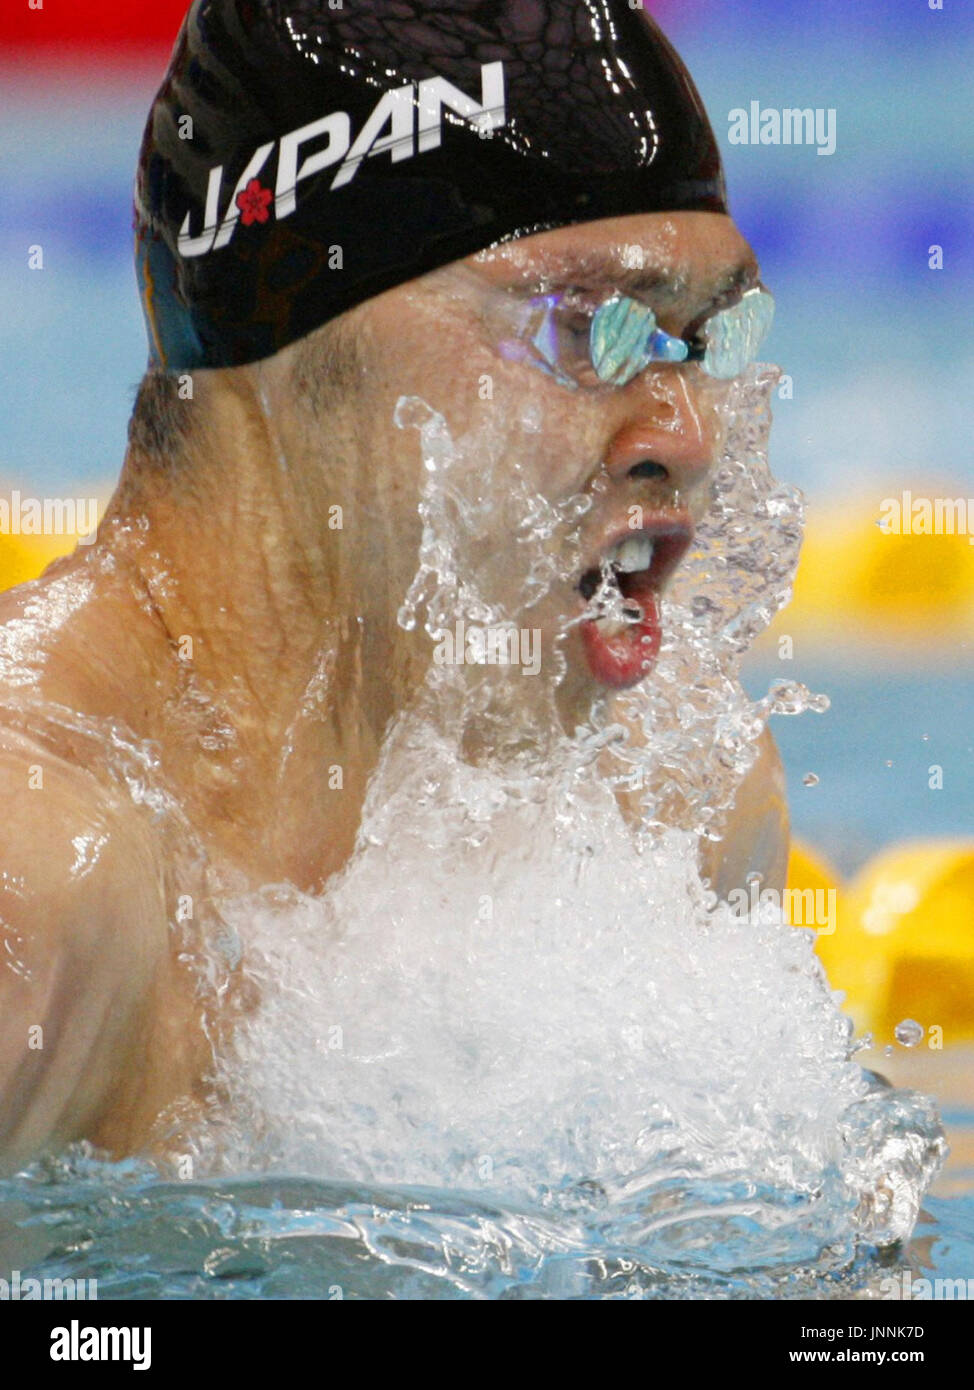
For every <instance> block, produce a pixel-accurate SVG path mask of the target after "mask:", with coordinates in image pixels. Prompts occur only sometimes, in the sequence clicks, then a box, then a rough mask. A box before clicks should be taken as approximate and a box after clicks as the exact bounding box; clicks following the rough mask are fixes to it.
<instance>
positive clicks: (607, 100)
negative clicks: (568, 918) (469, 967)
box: [0, 0, 787, 1166]
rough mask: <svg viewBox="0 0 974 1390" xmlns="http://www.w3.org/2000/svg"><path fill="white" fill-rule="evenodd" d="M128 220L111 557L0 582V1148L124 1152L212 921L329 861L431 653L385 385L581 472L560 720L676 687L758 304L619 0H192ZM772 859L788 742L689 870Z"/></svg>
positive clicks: (712, 191)
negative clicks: (506, 422)
mask: <svg viewBox="0 0 974 1390" xmlns="http://www.w3.org/2000/svg"><path fill="white" fill-rule="evenodd" d="M135 229H136V262H137V273H138V279H139V284H140V289H141V295H142V303H143V308H144V312H145V317H146V323H147V326H148V334H149V344H150V361H149V367H148V370H147V372H146V375H145V377H144V379H143V381H142V383H141V386H140V388H139V391H138V395H137V399H136V403H135V408H134V412H133V415H132V419H131V423H130V427H129V444H128V449H127V453H126V456H125V461H124V466H123V469H122V473H121V477H120V481H119V483H118V487H117V489H116V491H115V493H114V496H113V497H112V499H111V502H110V504H109V506H108V509H107V512H106V515H105V517H104V518H103V520H102V522H101V525H100V527H99V531H98V535H97V538H96V539H95V542H94V543H93V544H92V545H90V546H84V547H80V548H79V549H78V550H77V551H76V552H75V553H74V554H73V555H72V556H70V557H67V558H65V559H62V560H59V561H57V562H56V563H55V564H53V565H52V566H50V567H49V568H48V570H47V571H46V572H45V574H44V575H43V576H42V577H41V578H40V579H38V580H36V581H34V582H33V583H30V584H25V585H22V586H21V587H19V588H17V589H14V590H12V591H10V592H8V593H5V594H3V595H2V597H0V787H2V797H3V804H4V807H5V812H6V813H5V816H4V819H3V827H2V832H0V839H2V846H0V853H2V858H0V870H2V875H3V876H2V881H0V929H2V931H0V938H2V944H3V950H4V961H3V969H2V971H0V1153H2V1154H3V1156H4V1163H5V1164H6V1165H8V1166H9V1165H11V1164H14V1163H17V1162H20V1161H23V1160H25V1159H28V1158H29V1157H31V1156H32V1155H34V1154H36V1153H38V1152H40V1151H41V1150H43V1149H45V1148H56V1147H58V1146H63V1145H64V1144H66V1143H68V1142H70V1141H73V1140H78V1139H86V1140H89V1141H91V1142H92V1143H93V1144H95V1145H97V1146H99V1147H101V1148H104V1149H106V1150H107V1151H109V1152H110V1153H112V1154H114V1155H122V1154H127V1153H132V1152H137V1151H142V1150H145V1149H146V1148H148V1147H151V1146H152V1145H153V1143H155V1142H156V1141H157V1140H158V1138H159V1129H158V1117H159V1116H160V1115H161V1114H162V1113H163V1112H167V1110H168V1113H170V1114H171V1113H172V1107H176V1109H177V1110H178V1109H179V1107H180V1106H187V1107H191V1106H192V1105H193V1104H194V1103H197V1102H198V1103H203V1101H204V1099H205V1097H206V1096H207V1088H206V1076H207V1071H208V1067H209V1065H210V1063H211V1060H212V1050H213V1047H214V1046H217V1047H218V1046H219V1045H220V1041H221V1038H222V1037H223V1036H224V1034H223V1032H222V1030H223V1029H228V1028H230V1027H231V1026H232V1019H233V1017H234V1013H235V1011H237V1010H239V1009H242V1008H246V1007H248V1001H247V999H246V998H243V997H240V991H238V990H236V989H235V988H234V987H233V986H232V984H231V985H228V987H227V988H226V990H223V989H222V987H221V988H220V989H218V990H217V993H218V995H219V1004H220V1007H219V1009H217V1010H213V1009H210V1008H208V1007H204V1005H203V1004H202V1003H201V1000H200V996H199V984H198V980H199V977H198V973H197V972H196V971H195V970H194V962H195V960H196V958H197V957H199V956H200V955H201V954H202V947H201V946H200V940H201V937H198V936H197V935H196V933H198V932H202V931H203V929H204V924H205V923H206V921H207V919H208V916H209V918H211V919H212V918H213V914H214V911H215V909H214V908H213V904H214V903H215V902H216V901H217V899H218V898H219V895H220V894H221V893H226V892H235V891H245V890H248V889H256V888H257V887H259V886H261V885H265V884H290V885H293V886H294V887H295V888H297V889H298V890H300V891H301V892H305V893H315V892H317V891H319V890H320V889H321V888H322V887H323V885H324V884H325V883H326V882H327V881H328V880H329V878H330V877H331V876H332V875H334V874H335V873H336V872H337V871H339V870H340V869H341V868H342V866H343V865H344V864H345V863H346V861H347V860H348V858H349V856H350V854H351V851H352V848H353V844H354V838H355V833H356V829H357V825H358V821H359V817H360V813H361V808H362V802H363V797H364V793H365V789H366V785H367V782H368V780H369V776H370V773H371V772H372V771H373V769H374V768H375V766H376V761H377V758H378V754H379V750H380V747H381V745H382V741H383V738H384V735H385V733H386V731H387V729H388V728H389V725H390V721H391V720H393V719H394V717H395V716H396V715H397V713H398V712H399V711H401V710H403V709H404V708H405V707H406V706H407V704H408V702H409V700H410V697H411V696H412V695H413V694H414V693H415V691H416V690H417V689H418V688H419V686H420V685H421V683H422V681H423V679H424V675H425V673H426V671H427V669H428V667H429V665H430V641H429V638H428V636H427V635H426V634H425V633H424V632H423V631H422V629H421V627H417V628H415V629H414V630H412V631H408V630H406V629H405V628H404V627H403V626H401V625H400V624H399V623H398V622H397V611H398V608H399V606H400V604H401V603H402V601H403V596H404V595H405V594H406V592H407V590H408V588H409V585H410V582H411V580H412V578H413V576H414V573H415V570H416V563H417V554H418V550H419V545H420V540H421V523H420V519H419V515H418V504H419V500H420V496H421V487H422V477H421V474H422V466H421V464H420V463H419V459H418V456H417V446H416V435H415V432H413V431H410V430H401V429H397V428H396V426H395V424H394V414H395V410H396V406H397V402H398V401H399V400H400V398H402V397H404V396H416V397H419V398H421V399H422V400H424V401H429V402H430V403H431V404H432V405H433V406H434V408H435V409H437V410H438V411H440V412H441V413H442V414H443V416H444V417H445V419H446V420H447V421H448V424H449V428H450V430H451V433H452V436H453V438H454V439H457V438H460V437H464V436H467V435H468V434H469V435H471V437H473V436H475V435H476V432H477V431H478V430H479V429H482V428H484V427H485V422H486V421H487V419H488V416H489V413H490V412H492V411H503V412H505V418H507V419H517V418H521V417H522V416H523V415H524V412H525V411H526V410H527V409H528V408H529V407H533V408H535V409H536V411H537V417H538V418H539V419H540V421H541V425H540V428H539V429H537V430H536V431H535V432H534V434H532V435H528V434H526V433H525V432H523V431H517V430H512V431H510V432H509V434H508V435H507V446H506V447H507V448H508V450H509V453H508V456H507V457H506V458H505V459H503V460H501V463H502V464H503V466H505V467H509V468H510V469H511V470H514V469H517V470H519V476H521V477H522V478H523V479H525V480H526V481H527V483H528V484H529V485H530V486H531V488H532V489H533V490H534V491H535V492H536V493H540V494H541V495H542V496H544V497H545V498H547V499H549V500H550V501H551V502H553V503H557V502H558V501H559V500H560V499H564V498H567V497H570V496H572V495H575V494H578V493H588V494H589V495H591V497H592V499H593V502H592V506H591V507H590V509H589V510H588V511H587V512H586V514H585V515H584V516H583V517H582V518H581V520H580V522H579V528H580V529H579V556H580V559H581V563H580V564H579V566H578V568H577V572H576V573H574V574H573V576H572V578H571V579H570V580H568V581H566V582H565V585H564V586H563V590H564V591H563V592H560V593H558V592H555V591H554V589H553V591H552V594H551V596H550V598H551V606H550V608H549V609H548V610H544V609H543V606H542V611H540V612H539V613H538V614H537V615H536V617H535V618H533V619H532V621H533V622H535V621H536V622H537V623H538V624H539V625H540V626H541V627H542V628H546V625H547V628H550V625H551V623H552V622H553V621H554V620H555V617H556V615H557V613H564V612H569V613H571V614H572V615H573V618H574V621H573V622H572V624H571V625H570V626H569V628H568V630H567V635H566V636H565V645H564V648H563V651H564V654H565V656H566V658H567V660H566V670H565V674H564V678H563V679H562V680H561V682H560V684H559V688H558V710H559V717H560V719H561V721H562V724H563V726H564V728H565V729H566V730H568V731H571V730H573V729H574V728H575V727H577V726H578V725H582V724H584V722H585V720H586V718H587V717H588V716H589V715H590V713H591V711H592V710H593V708H594V707H595V706H596V705H598V704H601V705H603V706H605V705H606V703H608V702H612V701H613V700H615V699H617V698H618V697H619V693H620V692H621V691H624V690H626V689H629V688H631V687H633V686H634V685H635V684H637V683H639V682H641V681H651V680H652V678H653V676H652V667H653V660H654V658H655V655H656V652H657V650H658V648H659V642H660V636H661V632H660V614H659V596H660V594H661V593H662V592H663V591H664V590H665V587H666V585H667V583H668V582H669V581H670V579H671V577H672V574H673V572H674V570H675V569H676V568H677V567H678V566H679V564H680V562H681V560H682V558H683V556H684V555H685V553H686V551H687V548H688V546H689V545H690V543H691V539H692V535H693V528H694V526H695V524H697V523H698V522H699V521H700V519H701V518H702V516H703V515H704V513H705V512H706V511H707V508H708V503H709V496H710V494H709V481H710V476H711V473H712V470H713V468H714V466H715V463H716V460H717V459H718V457H719V454H720V448H721V414H720V409H719V405H720V402H721V400H722V399H723V395H722V393H724V392H725V391H726V390H727V388H728V382H732V381H733V379H734V378H735V377H736V376H738V375H739V374H740V373H741V372H742V371H743V370H744V369H745V368H746V366H747V365H748V364H749V363H750V362H751V361H753V360H754V358H755V356H756V353H757V349H758V347H759V346H760V342H761V339H762V337H763V335H764V333H765V332H766V330H767V327H768V324H769V320H770V312H771V300H770V295H768V293H767V292H766V291H765V289H764V288H763V286H762V285H761V281H760V276H759V272H758V267H757V264H756V261H755V258H754V254H753V252H752V250H751V248H750V247H749V246H748V244H747V243H746V241H745V240H744V239H743V237H742V236H741V235H740V233H739V232H738V230H737V229H736V227H735V225H734V223H733V221H732V220H731V217H730V216H729V214H728V211H727V203H726V195H725V189H724V181H723V174H722V170H721V165H720V158H719V154H718V150H717V146H716V143H715V140H714V137H713V134H712V131H711V129H710V126H709V123H708V121H707V117H706V114H705V113H704V110H703V107H702V104H701V102H700V98H699V96H698V94H697V92H696V90H695V88H694V87H693V85H692V82H691V80H690V78H689V75H688V74H687V72H686V70H685V68H684V67H683V65H682V63H681V62H680V60H679V58H678V57H677V55H676V54H675V53H674V52H673V50H672V48H671V47H670V45H669V44H668V43H667V41H666V40H665V38H664V37H663V35H662V34H661V33H660V31H659V30H658V28H657V27H656V25H655V24H654V23H653V22H652V21H651V20H650V19H649V18H648V16H647V15H646V14H645V13H644V12H643V11H642V10H641V9H638V8H636V9H634V8H633V7H631V6H630V4H629V3H628V0H584V3H579V0H530V2H529V0H500V2H499V3H496V4H491V5H484V4H483V3H480V0H452V3H437V4H436V5H432V4H430V5H419V4H414V3H404V4H391V3H380V0H355V3H354V4H353V5H347V6H345V7H343V8H341V9H338V8H332V7H331V6H330V5H329V4H327V3H326V0H290V3H283V4H282V3H279V0H275V3H273V4H272V3H270V0H252V3H250V4H248V5H247V6H241V5H238V4H236V3H230V0H196V3H195V4H193V6H192V8H191V10H190V12H189V14H188V16H187V19H186V21H185V23H184V26H183V28H182V30H181V32H180V35H179V37H178V39H177V43H176V47H175V50H174V54H173V59H172V63H171V67H170V70H169V73H168V75H167V77H166V80H165V82H164V85H163V86H162V88H161V89H160V91H159V94H158V96H157V98H156V100H155V103H154V105H153V108H152V111H151V113H150V117H149V121H148V125H147V128H146V133H145V138H144V141H143V146H142V151H141V156H140V161H139V168H138V176H137V183H136V223H135ZM485 378H486V379H488V380H489V381H490V382H491V383H492V388H493V394H492V397H490V398H488V399H485V398H484V394H483V392H482V391H481V390H479V389H478V387H479V385H480V384H481V383H482V381H483V380H484V379H485ZM633 507H636V508H638V509H639V512H638V515H639V516H640V517H641V518H642V521H641V524H640V525H639V527H638V528H637V529H636V530H635V531H634V530H632V529H631V527H630V525H629V518H630V516H631V515H632V512H631V509H632V508H633ZM336 509H337V510H336ZM336 522H337V523H338V524H336ZM488 526H489V522H488ZM484 539H485V541H486V542H487V544H488V546H489V547H490V548H492V550H493V551H494V552H495V553H496V554H497V555H498V556H502V557H503V556H504V555H505V554H508V555H509V554H510V549H511V547H512V546H513V541H512V538H511V536H510V534H509V533H507V532H501V531H499V530H498V531H497V532H496V533H495V534H488V535H486V536H485V538H484ZM505 548H507V549H506V550H505ZM600 586H603V587H605V588H607V589H609V590H612V591H613V592H614V593H615V594H616V595H617V596H618V595H621V600H622V604H623V609H624V610H626V611H624V612H623V613H622V615H621V617H620V614H619V611H618V609H616V610H615V611H614V612H613V613H612V614H610V616H605V615H604V614H600V613H599V612H598V611H597V610H593V609H592V608H591V606H590V605H591V604H592V600H593V595H595V594H597V593H598V592H599V589H600ZM555 587H557V586H555ZM547 628H546V636H547V637H549V638H550V631H548V630H547ZM526 684H527V683H526V682H525V685H526ZM336 768H337V769H340V770H341V774H342V784H341V785H342V790H341V795H340V796H336V795H335V793H334V778H335V769H336ZM786 853H787V823H786V815H785V811H784V798H783V786H782V775H781V768H780V763H779V761H778V758H777V754H776V752H775V750H774V746H773V744H772V743H771V741H770V740H769V739H765V741H764V743H763V746H762V752H761V756H760V758H759V759H758V762H757V763H756V765H755V767H754V768H753V770H752V772H751V774H750V775H749V777H748V778H747V779H746V781H745V783H744V785H743V786H742V788H741V791H740V794H739V796H738V799H737V804H736V808H735V810H734V812H733V813H732V816H731V821H730V823H729V825H728V827H727V833H726V835H725V838H724V841H723V842H722V843H721V844H720V846H718V847H714V846H712V845H711V846H709V847H708V852H707V853H706V854H704V856H703V867H704V871H705V873H706V875H707V876H708V877H709V878H710V880H711V882H712V884H713V885H714V886H715V887H716V888H717V890H718V891H719V892H722V893H726V892H727V891H728V890H729V889H730V888H731V887H732V886H734V885H735V884H738V883H741V882H742V881H743V879H744V877H745V875H746V874H748V873H749V872H753V871H757V872H760V873H762V874H763V875H764V876H765V881H766V882H767V883H768V884H770V885H774V884H776V883H777V884H778V885H779V886H780V884H781V881H782V878H783V873H784V864H785V857H786ZM322 949H323V950H324V949H325V947H324V946H323V948H322Z"/></svg>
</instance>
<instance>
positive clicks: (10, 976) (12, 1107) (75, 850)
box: [0, 705, 168, 1166]
mask: <svg viewBox="0 0 974 1390" xmlns="http://www.w3.org/2000/svg"><path fill="white" fill-rule="evenodd" d="M4 716H7V717H6V718H5V717H4ZM10 716H11V711H10V710H9V709H5V708H3V707H2V705H0V807H2V808H3V810H2V816H0V1164H2V1165H3V1166H8V1165H9V1163H10V1162H11V1161H12V1160H16V1159H19V1158H24V1157H27V1156H29V1155H31V1154H33V1153H36V1152H37V1151H38V1150H39V1149H40V1148H42V1147H45V1146H47V1145H52V1146H61V1145H63V1144H64V1143H66V1142H69V1141H71V1140H73V1139H77V1138H94V1137H95V1135H96V1134H97V1133H98V1132H99V1130H100V1129H102V1128H103V1127H104V1124H105V1121H106V1117H107V1116H108V1115H109V1114H110V1113H111V1114H113V1115H114V1116H115V1117H116V1119H117V1120H118V1121H119V1122H120V1123H121V1124H122V1126H123V1127H124V1125H125V1124H126V1123H129V1122H130V1121H131V1120H132V1119H133V1117H134V1116H135V1114H136V1112H137V1111H138V1109H139V1105H140V1101H139V1097H138V1094H137V1091H138V1086H139V1084H140V1080H139V1078H140V1070H141V1066H140V1063H141V1061H142V1054H143V1053H144V1051H145V1049H146V1048H147V1047H148V1045H149V1043H150V1040H151V1037H152V1033H153V1027H154V1023H153V1015H154V1012H155V1011H156V1010H157V1008H158V999H157V994H158V989H157V984H158V980H159V978H160V976H161V974H162V973H163V971H164V968H165V962H166V959H167V955H168V939H167V936H168V926H167V917H166V911H165V903H164V899H163V891H162V878H161V874H160V870H159V864H158V862H157V859H158V851H157V849H156V847H155V846H154V845H153V843H152V840H151V836H150V834H149V832H148V830H147V828H146V826H145V824H144V823H143V822H141V821H140V820H139V819H138V818H137V817H136V816H135V815H134V814H133V813H132V810H131V808H128V807H126V805H125V802H124V799H123V798H122V797H121V795H120V794H118V793H117V792H116V791H115V790H114V789H113V788H112V787H110V786H108V785H106V784H104V783H103V782H102V781H100V780H99V778H98V777H97V776H95V775H94V774H93V773H92V772H91V771H90V770H88V769H86V768H84V767H82V766H79V765H77V764H75V763H73V762H71V761H70V759H69V758H67V757H65V756H63V752H62V751H58V750H55V749H54V748H52V747H51V746H50V743H49V741H45V740H44V739H42V738H39V737H35V736H33V735H32V733H31V732H30V730H29V729H27V728H25V727H23V724H22V722H18V721H17V720H14V719H12V718H11V717H10Z"/></svg>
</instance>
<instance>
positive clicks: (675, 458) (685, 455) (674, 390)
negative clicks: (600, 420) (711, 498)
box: [605, 372, 718, 492]
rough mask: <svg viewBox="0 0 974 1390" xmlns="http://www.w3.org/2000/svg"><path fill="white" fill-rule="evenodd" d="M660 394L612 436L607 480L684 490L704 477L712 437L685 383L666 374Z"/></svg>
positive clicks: (713, 448) (711, 458) (712, 456)
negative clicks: (639, 480) (666, 484)
mask: <svg viewBox="0 0 974 1390" xmlns="http://www.w3.org/2000/svg"><path fill="white" fill-rule="evenodd" d="M667 375H668V377H669V378H670V379H669V381H668V382H667V386H666V392H665V395H662V394H660V395H653V396H652V397H649V398H647V399H646V401H645V406H644V408H642V409H640V410H639V411H638V414H636V413H634V412H631V413H630V415H629V417H628V419H627V420H626V423H625V424H624V425H623V426H622V427H621V428H620V429H619V430H618V431H617V432H616V434H615V435H614V436H613V438H612V441H611V443H610V445H609V448H608V451H607V453H606V457H605V464H606V468H607V469H608V472H609V474H610V476H611V477H612V478H614V479H617V480H619V481H622V480H624V479H625V478H627V477H628V478H634V479H635V478H648V479H658V480H660V481H666V482H669V484H670V486H671V487H674V488H676V489H677V490H678V491H680V492H688V491H690V490H692V489H693V488H694V487H696V486H698V485H699V484H700V483H701V482H702V481H703V479H704V478H705V477H706V476H707V473H708V472H709V470H710V468H711V467H712V466H713V464H714V462H715V461H716V457H717V447H718V438H717V431H716V428H715V427H714V425H713V424H711V423H709V422H708V421H707V419H705V416H704V413H703V411H702V410H701V409H700V407H699V406H698V404H697V402H696V401H695V400H694V396H693V393H692V392H691V391H690V390H689V389H688V387H687V384H686V382H685V381H683V380H682V378H681V377H680V376H679V375H678V374H677V373H675V372H671V373H667Z"/></svg>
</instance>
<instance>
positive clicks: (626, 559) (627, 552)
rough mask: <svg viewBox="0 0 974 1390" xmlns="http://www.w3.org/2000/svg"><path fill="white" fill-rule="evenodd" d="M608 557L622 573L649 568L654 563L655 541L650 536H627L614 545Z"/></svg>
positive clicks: (610, 562)
mask: <svg viewBox="0 0 974 1390" xmlns="http://www.w3.org/2000/svg"><path fill="white" fill-rule="evenodd" d="M606 558H607V560H608V562H609V564H610V565H613V566H614V567H615V568H616V569H617V570H619V572H620V573H621V574H636V573H637V571H639V570H648V569H649V567H650V565H651V564H652V563H653V542H652V541H651V540H650V538H649V536H627V537H626V539H625V540H624V541H620V542H619V544H618V545H614V546H613V547H612V549H611V550H610V551H609V554H608V555H607V557H606Z"/></svg>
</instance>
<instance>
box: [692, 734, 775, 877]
mask: <svg viewBox="0 0 974 1390" xmlns="http://www.w3.org/2000/svg"><path fill="white" fill-rule="evenodd" d="M722 830H723V833H722V837H721V839H720V840H719V841H717V842H716V843H714V842H711V841H703V842H702V844H701V871H702V873H703V876H704V878H705V879H706V880H707V881H708V882H709V883H710V886H711V887H712V888H713V889H714V891H715V892H716V894H717V896H718V897H719V898H726V897H727V896H728V895H729V894H730V893H731V892H732V891H734V890H736V889H739V888H743V887H744V886H745V884H747V882H748V880H749V878H750V876H751V875H752V874H755V873H756V874H760V875H761V880H762V883H763V885H764V887H766V888H774V889H776V890H777V891H780V890H781V889H783V888H784V886H785V880H786V878H787V874H788V851H789V847H790V842H791V827H790V818H789V815H788V797H787V788H786V785H785V772H784V767H783V765H782V762H781V754H780V753H779V751H778V745H777V743H776V742H775V740H774V737H773V735H772V733H771V730H770V729H768V728H765V730H764V732H763V734H762V735H761V738H760V739H759V741H758V753H757V757H756V759H755V761H754V763H753V765H752V767H751V770H750V771H749V772H748V773H747V775H746V776H745V778H744V780H743V781H742V782H741V785H740V787H739V788H738V791H737V796H736V797H735V800H734V804H733V806H732V807H731V809H730V811H729V813H728V814H727V817H726V820H725V822H724V825H723V827H722Z"/></svg>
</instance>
